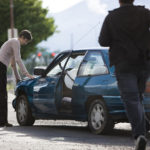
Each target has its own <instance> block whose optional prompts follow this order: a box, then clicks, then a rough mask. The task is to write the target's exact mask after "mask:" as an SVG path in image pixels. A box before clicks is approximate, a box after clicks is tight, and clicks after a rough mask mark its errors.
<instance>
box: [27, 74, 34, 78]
mask: <svg viewBox="0 0 150 150" xmlns="http://www.w3.org/2000/svg"><path fill="white" fill-rule="evenodd" d="M26 76H27V77H28V78H30V79H34V76H32V75H31V74H27V75H26Z"/></svg>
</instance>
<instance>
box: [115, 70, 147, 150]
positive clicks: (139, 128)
mask: <svg viewBox="0 0 150 150" xmlns="http://www.w3.org/2000/svg"><path fill="white" fill-rule="evenodd" d="M116 76H117V80H118V86H119V90H120V93H121V97H122V100H123V102H124V106H125V109H126V113H127V117H128V120H129V122H130V123H131V126H132V132H133V136H134V138H135V139H136V140H137V142H138V145H137V146H136V147H137V148H136V150H139V149H140V150H144V149H145V147H146V138H145V135H146V127H145V115H144V109H143V104H142V102H141V97H140V92H139V85H138V76H137V75H136V74H134V73H120V74H116Z"/></svg>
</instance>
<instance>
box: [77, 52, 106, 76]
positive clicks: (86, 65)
mask: <svg viewBox="0 0 150 150" xmlns="http://www.w3.org/2000/svg"><path fill="white" fill-rule="evenodd" d="M102 74H108V68H107V66H106V65H105V62H104V60H103V57H102V54H101V52H99V51H93V52H88V54H87V55H86V56H85V58H84V60H83V62H82V64H81V66H80V69H79V73H78V76H87V75H102Z"/></svg>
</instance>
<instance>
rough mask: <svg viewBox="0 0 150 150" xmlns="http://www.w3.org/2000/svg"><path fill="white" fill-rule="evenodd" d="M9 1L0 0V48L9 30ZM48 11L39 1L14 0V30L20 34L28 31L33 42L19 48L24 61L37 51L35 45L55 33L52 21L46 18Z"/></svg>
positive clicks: (50, 18)
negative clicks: (22, 31) (24, 30)
mask: <svg viewBox="0 0 150 150" xmlns="http://www.w3.org/2000/svg"><path fill="white" fill-rule="evenodd" d="M9 2H10V0H0V46H1V45H2V44H3V43H4V42H5V41H6V40H7V30H8V28H10V3H9ZM47 14H48V9H47V8H42V1H41V0H14V22H15V28H17V29H18V31H19V32H20V31H21V30H23V29H28V30H30V31H31V32H32V35H33V41H32V42H31V43H29V44H28V45H27V46H25V47H22V48H21V55H22V58H23V59H26V58H28V57H29V56H30V54H33V53H35V52H36V51H37V44H38V43H40V42H41V41H42V40H46V39H47V38H48V37H49V36H51V35H53V33H54V32H55V31H56V26H55V25H54V19H53V18H52V17H47Z"/></svg>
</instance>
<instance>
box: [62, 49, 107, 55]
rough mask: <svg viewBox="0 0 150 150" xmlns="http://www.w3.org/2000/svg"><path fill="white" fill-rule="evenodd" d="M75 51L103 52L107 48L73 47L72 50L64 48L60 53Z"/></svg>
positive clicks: (105, 51)
mask: <svg viewBox="0 0 150 150" xmlns="http://www.w3.org/2000/svg"><path fill="white" fill-rule="evenodd" d="M71 51H72V52H75V53H78V52H79V53H82V52H83V53H84V52H86V51H101V52H104V53H108V49H106V48H84V49H73V50H64V51H62V52H61V53H62V54H65V53H66V54H67V53H70V52H71Z"/></svg>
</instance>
